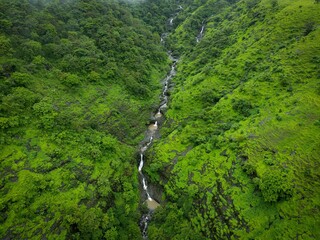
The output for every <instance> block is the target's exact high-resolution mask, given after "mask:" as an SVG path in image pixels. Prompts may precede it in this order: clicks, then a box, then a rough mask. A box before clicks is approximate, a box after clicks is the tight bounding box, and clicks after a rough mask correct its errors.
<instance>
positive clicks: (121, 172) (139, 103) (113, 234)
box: [0, 0, 169, 239]
mask: <svg viewBox="0 0 320 240" xmlns="http://www.w3.org/2000/svg"><path fill="white" fill-rule="evenodd" d="M81 2H82V3H83V2H84V1H77V2H74V3H71V4H74V5H69V4H67V3H66V4H65V5H61V4H58V5H54V4H53V5H52V6H50V7H49V8H45V7H44V6H42V7H40V8H39V9H35V7H34V6H32V5H30V4H29V3H27V2H24V3H21V2H20V1H5V0H3V1H1V7H3V10H5V12H4V14H2V15H1V21H2V22H6V21H7V22H9V23H10V24H8V28H7V29H5V28H1V35H0V40H1V44H3V45H2V46H5V47H6V48H7V51H4V52H2V53H3V55H2V56H1V58H0V79H1V83H0V86H1V93H0V97H1V102H0V129H1V132H0V163H1V165H0V175H1V182H0V238H1V239H2V238H10V239H11V238H15V239H40V238H42V237H43V238H47V239H66V238H68V239H102V238H105V239H139V238H141V233H140V230H139V226H138V222H139V218H140V212H139V209H138V205H139V201H140V194H139V183H138V172H137V167H136V164H137V163H136V158H135V153H136V146H137V145H138V143H139V142H140V141H141V139H142V138H143V132H144V131H145V124H146V123H147V121H148V117H149V115H150V112H151V111H152V110H153V109H154V105H157V104H158V101H159V99H158V96H159V94H160V91H161V86H160V83H159V79H161V78H162V77H163V75H164V73H165V72H166V71H167V68H168V67H169V66H168V65H167V56H166V53H165V51H164V49H163V48H162V47H161V46H160V44H159V42H160V38H159V36H156V35H153V34H152V33H151V32H150V31H149V30H148V28H147V26H146V25H144V24H142V22H141V21H139V20H137V19H134V18H133V17H132V16H131V15H130V13H129V11H128V10H127V9H122V8H123V7H121V6H119V5H118V4H116V3H109V4H110V5H108V4H105V3H102V2H101V1H90V4H89V3H88V4H85V3H83V4H82V5H81ZM20 4H25V6H27V7H25V6H24V5H20ZM96 6H97V7H96ZM84 8H87V10H85V9H84ZM88 9H91V10H92V12H93V13H91V16H90V18H89V19H88V17H87V16H86V14H88V15H89V10H88ZM111 10H112V11H111ZM120 10H121V11H122V12H121V13H119V11H120ZM15 12H19V14H14V13H15ZM106 12H108V14H105V13H106ZM75 15H76V16H77V17H76V19H77V21H75ZM23 16H25V18H27V19H28V23H27V24H25V25H24V23H25V21H20V18H22V17H23ZM89 20H92V21H93V20H94V21H97V22H99V23H100V24H96V25H94V27H95V28H98V30H99V31H98V30H96V31H93V30H92V29H93V27H92V26H90V27H88V29H89V30H87V29H86V26H87V25H86V24H87V23H88V22H89ZM19 21H20V22H19ZM63 21H64V22H63ZM49 22H52V23H53V24H52V25H50V26H51V27H52V28H54V29H55V31H54V36H53V40H52V42H51V40H50V39H49V40H48V39H45V40H43V39H44V33H43V29H42V27H43V26H46V24H48V25H49ZM79 22H80V26H79V25H76V23H79ZM32 24H33V25H32ZM81 24H82V25H81ZM75 25H76V26H75ZM3 26H4V25H3ZM16 29H20V30H16ZM70 29H72V31H70ZM90 30H92V32H93V33H91V34H90V32H89V31H90ZM31 31H32V34H29V33H30V32H31ZM112 31H115V32H117V31H123V32H126V36H124V37H123V38H121V39H117V37H120V35H119V34H118V35H116V34H111V35H110V36H108V37H107V38H106V37H104V36H106V35H107V34H109V33H110V32H112ZM97 34H101V35H103V36H99V37H96V36H97ZM95 38H97V39H98V40H99V42H98V41H97V39H95ZM2 40H3V41H2ZM32 41H33V42H32ZM48 41H49V42H48ZM104 41H105V42H104ZM30 42H31V43H35V44H36V45H37V46H38V49H39V51H38V52H36V53H35V54H34V55H31V54H32V53H33V52H32V48H31V47H25V46H27V44H28V43H30ZM35 44H34V45H35ZM99 44H100V45H99ZM112 44H114V45H112ZM141 46H143V47H141ZM117 47H119V48H122V51H121V52H118V53H117V52H115V53H114V51H117V50H116V48H117ZM104 48H106V49H108V48H109V50H105V49H104ZM50 49H53V50H52V52H51V51H50ZM142 49H143V52H142ZM112 50H113V51H112ZM1 51H2V49H1ZM132 51H134V54H132ZM141 52H142V53H141ZM77 54H78V55H77ZM56 56H57V57H56ZM70 56H72V58H71V60H70ZM91 56H93V57H92V58H91V59H90V57H91ZM68 58H69V60H65V59H68ZM137 59H139V60H140V61H141V62H137ZM90 61H91V62H90ZM147 63H148V64H147ZM78 64H83V65H82V66H85V67H86V69H84V68H81V67H80V68H79V65H78ZM10 66H14V67H12V68H10ZM140 66H144V68H143V69H141V68H140ZM87 68H88V69H87ZM140 72H143V74H140V75H139V74H138V73H140ZM128 76H130V77H131V78H130V81H131V82H129V79H128ZM145 76H147V77H148V78H147V82H142V81H144V80H145V79H142V78H145ZM129 85H130V86H129ZM128 86H129V88H128ZM141 88H143V89H144V90H146V91H145V92H142V93H141V92H139V90H141Z"/></svg>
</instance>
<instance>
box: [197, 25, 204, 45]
mask: <svg viewBox="0 0 320 240" xmlns="http://www.w3.org/2000/svg"><path fill="white" fill-rule="evenodd" d="M204 28H205V25H204V21H203V22H202V27H201V30H200V33H199V34H198V36H197V37H196V40H197V43H198V42H200V40H201V39H202V37H203V32H204Z"/></svg>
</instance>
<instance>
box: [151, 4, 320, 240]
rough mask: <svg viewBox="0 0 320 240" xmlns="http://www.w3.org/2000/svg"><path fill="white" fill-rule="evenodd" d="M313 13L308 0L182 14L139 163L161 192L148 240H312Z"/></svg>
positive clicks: (316, 120)
mask: <svg viewBox="0 0 320 240" xmlns="http://www.w3.org/2000/svg"><path fill="white" fill-rule="evenodd" d="M188 10H189V9H188V8H187V9H186V10H185V11H186V12H187V11H188ZM319 12H320V5H319V4H317V3H315V1H313V0H295V1H282V0H281V1H280V0H279V1H276V0H261V1H259V0H243V1H219V0H208V1H206V3H204V4H200V5H199V7H198V8H197V9H195V10H193V11H192V12H191V13H190V12H189V13H186V14H185V15H186V16H187V17H186V19H185V20H184V21H183V23H182V24H180V25H179V26H178V27H177V28H176V30H175V31H174V33H173V34H171V36H170V38H169V40H168V42H169V44H170V47H171V48H172V49H173V50H174V52H176V53H177V54H178V55H180V61H179V63H178V74H177V76H176V78H174V84H175V86H174V89H173V91H172V93H171V102H170V108H169V110H168V112H167V120H166V123H165V126H164V127H163V128H162V130H161V133H162V138H161V139H159V140H158V141H157V143H156V144H155V145H154V146H153V148H152V150H151V151H150V152H149V157H148V168H147V170H146V171H147V172H148V174H149V176H150V178H151V179H152V180H153V182H155V183H157V182H160V184H161V185H162V186H163V189H164V190H163V200H164V204H163V208H161V209H159V210H158V211H157V212H156V214H155V216H154V218H153V220H152V222H151V226H150V227H149V236H150V239H236V238H238V239H319V238H320V230H319V225H320V217H319V216H320V215H319V214H320V212H319V207H320V183H319V173H320V171H319V163H320V82H319V78H320V68H319V67H320V44H319V43H320V28H319V26H320V25H319V24H320V17H319V16H320V15H319ZM180 16H182V15H180ZM202 24H204V26H205V28H204V36H203V38H202V39H201V40H200V42H199V43H197V42H196V37H197V35H198V33H199V31H200V29H201V26H202Z"/></svg>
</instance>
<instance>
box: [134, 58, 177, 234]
mask: <svg viewBox="0 0 320 240" xmlns="http://www.w3.org/2000/svg"><path fill="white" fill-rule="evenodd" d="M169 57H170V59H171V60H172V61H173V64H172V67H171V70H170V72H169V74H168V76H167V77H166V78H165V79H164V83H163V91H162V95H161V96H160V99H161V104H160V106H159V108H158V110H157V112H156V113H155V114H154V116H153V117H154V119H157V120H156V121H155V122H154V123H153V124H151V125H149V127H148V130H147V137H148V141H146V142H144V143H143V144H142V146H141V148H140V162H139V166H138V170H139V174H140V178H141V182H142V187H143V190H144V192H145V196H146V200H145V202H146V204H147V206H148V209H149V212H148V213H147V214H144V215H143V216H142V218H141V221H140V227H141V231H142V236H143V238H144V239H147V238H148V235H147V229H148V222H149V221H150V220H151V216H152V212H153V211H154V209H156V208H157V207H158V206H159V205H160V204H159V203H158V202H157V201H156V200H154V199H153V198H152V196H151V195H150V192H149V191H148V183H147V180H146V177H145V176H144V174H143V172H142V170H143V166H144V161H145V159H144V152H145V151H147V150H148V148H149V146H150V145H151V144H152V142H153V139H154V137H155V136H156V133H157V132H158V131H159V129H158V127H159V121H158V120H160V119H161V118H163V113H164V110H165V109H166V108H167V103H168V91H169V84H170V81H171V79H172V78H173V77H174V75H175V74H176V70H175V67H176V63H177V61H178V60H177V59H175V58H174V57H173V56H172V55H171V53H170V52H169Z"/></svg>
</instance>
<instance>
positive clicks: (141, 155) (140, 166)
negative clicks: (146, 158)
mask: <svg viewBox="0 0 320 240" xmlns="http://www.w3.org/2000/svg"><path fill="white" fill-rule="evenodd" d="M144 151H145V150H144ZM142 168H143V154H142V153H141V154H140V164H139V168H138V170H139V172H141V170H142Z"/></svg>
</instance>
